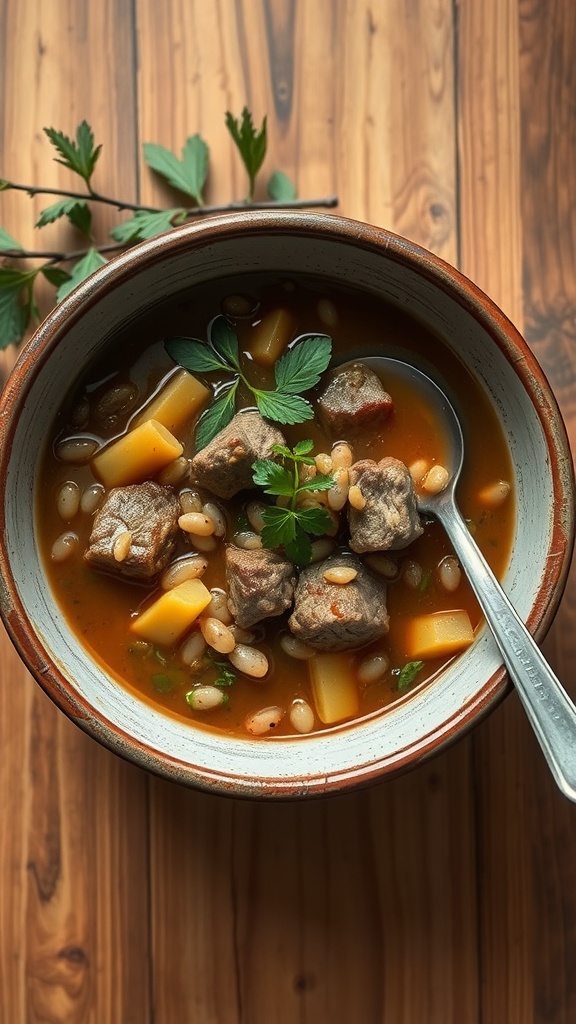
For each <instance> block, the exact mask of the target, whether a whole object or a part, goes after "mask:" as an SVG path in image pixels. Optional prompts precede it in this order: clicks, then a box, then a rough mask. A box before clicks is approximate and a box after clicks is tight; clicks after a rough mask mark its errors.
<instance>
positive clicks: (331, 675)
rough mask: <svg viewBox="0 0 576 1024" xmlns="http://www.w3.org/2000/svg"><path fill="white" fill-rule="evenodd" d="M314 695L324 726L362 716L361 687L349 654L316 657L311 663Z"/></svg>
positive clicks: (309, 663) (319, 655) (309, 666)
mask: <svg viewBox="0 0 576 1024" xmlns="http://www.w3.org/2000/svg"><path fill="white" fill-rule="evenodd" d="M307 664H308V668H309V671H310V682H311V684H312V695H313V697H314V703H315V705H316V711H317V713H318V718H319V719H320V720H321V721H322V722H324V725H332V724H333V723H334V722H342V721H343V720H344V719H345V718H354V716H355V715H357V714H358V686H357V683H356V677H355V675H354V670H353V663H352V659H351V658H350V656H349V655H346V654H316V655H315V656H314V657H313V658H311V659H310V661H308V663H307Z"/></svg>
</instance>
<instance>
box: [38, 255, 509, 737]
mask: <svg viewBox="0 0 576 1024" xmlns="http://www.w3.org/2000/svg"><path fill="white" fill-rule="evenodd" d="M374 354H382V355H388V356H392V357H397V358H403V359H405V360H407V361H410V360H412V361H415V362H416V363H418V364H419V365H421V366H422V367H423V368H424V369H427V370H428V372H429V373H431V374H432V375H434V374H437V375H439V376H440V378H441V379H442V381H443V382H445V383H446V384H447V386H448V387H449V388H450V389H451V392H452V393H453V394H454V395H455V396H465V401H463V402H461V403H460V406H461V412H462V415H463V420H464V422H463V426H464V432H465V441H466V465H465V469H464V473H463V476H462V480H461V483H460V485H459V501H460V505H461V508H462V511H463V513H464V515H465V516H466V518H467V520H468V523H469V528H470V530H471V531H473V532H474V535H475V537H476V540H477V541H478V543H479V545H480V547H481V549H482V551H483V552H484V554H485V556H486V558H487V559H488V561H489V562H490V564H491V566H492V568H493V569H494V571H495V572H496V574H497V575H499V576H502V574H503V572H504V570H505V568H506V564H507V561H508V557H509V552H510V548H511V540H512V531H513V517H514V494H513V487H512V483H513V481H512V472H511V464H510V458H509V453H508V450H507V447H506V444H505V441H504V438H503V435H502V432H501V430H500V427H499V424H498V422H497V419H496V417H495V415H494V413H493V411H492V409H491V407H490V405H489V402H488V401H487V399H486V398H485V396H484V395H483V393H482V391H481V390H480V388H479V387H478V385H477V384H476V383H475V381H474V379H473V378H472V377H471V376H470V375H469V374H468V372H467V371H466V370H465V368H464V367H463V366H462V365H461V363H460V361H459V360H458V358H457V356H455V355H454V353H452V352H451V351H450V350H449V349H447V348H446V347H445V346H444V345H443V343H442V342H441V340H440V339H439V338H437V337H435V336H433V335H432V334H430V333H429V332H428V331H427V330H426V329H425V328H423V327H422V326H421V325H420V324H419V323H418V322H417V321H415V320H414V319H413V318H411V317H410V316H409V315H408V314H407V313H406V312H404V311H401V310H399V309H397V308H395V307H394V306H389V305H387V304H384V303H383V302H381V301H379V300H377V299H375V298H374V299H373V298H370V297H367V296H365V295H357V294H355V293H354V292H353V291H352V290H351V291H350V292H347V291H346V290H343V289H342V288H341V287H336V286H335V287H329V286H327V285H326V284H325V283H322V284H320V283H317V282H314V281H313V280H308V279H304V278H302V279H299V278H298V277H294V278H293V279H291V280H282V281H278V280H276V281H275V280H273V278H272V276H271V275H268V276H267V277H266V276H263V277H260V278H258V279H256V278H244V277H241V276H239V277H238V278H236V279H233V280H232V279H231V280H225V281H221V282H217V283H212V284H211V285H209V286H208V285H207V286H206V287H205V288H202V289H198V288H196V289H194V292H193V294H191V295H189V296H188V295H185V294H183V295H181V296H179V297H178V299H177V300H172V302H171V303H170V304H169V305H166V306H165V307H155V308H154V309H153V310H151V311H149V312H148V313H147V314H146V316H144V317H142V318H141V319H140V320H139V321H138V322H136V323H134V324H133V325H132V326H131V327H130V329H129V330H128V331H126V332H125V333H124V334H122V335H121V336H118V337H115V338H114V339H112V341H111V342H110V344H109V345H108V346H107V348H106V353H105V357H103V358H102V359H101V360H100V361H99V362H98V364H97V365H94V366H92V368H91V370H90V372H89V374H88V375H87V376H86V377H85V379H83V380H81V381H80V382H79V383H78V385H77V387H76V389H75V391H74V393H73V394H72V395H70V396H69V398H68V400H67V401H66V402H65V403H64V404H63V407H62V409H61V412H60V414H59V417H58V421H57V423H56V424H55V426H54V431H53V435H52V436H51V437H50V439H49V443H48V444H47V447H46V452H45V457H44V459H43V467H42V474H41V479H40V480H39V485H38V498H37V516H36V519H37V532H38V543H39V547H40V550H41V551H42V553H43V557H44V560H45V564H46V567H47V572H48V575H49V578H50V581H51V585H52V588H53V591H54V594H55V598H56V600H57V602H58V604H59V605H60V607H61V608H62V610H63V612H64V614H65V616H66V618H67V620H68V622H69V623H70V626H71V628H72V629H73V630H74V631H75V632H76V634H77V636H78V638H79V642H81V643H82V644H84V645H85V646H86V647H87V648H88V649H89V650H90V652H91V653H92V655H93V656H94V657H95V658H96V659H97V660H98V661H100V662H101V663H102V664H103V665H104V666H105V667H106V669H107V670H108V671H109V672H111V673H112V674H113V675H114V676H115V677H117V678H118V680H119V682H120V683H121V684H122V685H125V686H128V687H132V688H134V689H136V690H137V691H138V692H139V694H140V695H141V697H142V698H143V699H145V700H148V701H153V702H155V703H156V704H158V705H160V706H161V707H162V708H163V709H164V710H165V711H166V712H167V713H170V714H174V715H178V716H181V717H183V718H186V719H189V720H190V721H191V722H192V721H193V722H194V723H196V724H198V725H202V726H204V727H207V728H213V729H219V730H224V731H225V732H228V733H232V734H235V735H240V736H246V737H250V736H257V737H270V736H288V735H295V734H305V733H310V732H314V731H317V730H322V729H329V728H334V727H340V726H341V725H345V724H346V723H349V722H350V721H352V720H354V719H357V718H360V717H363V716H366V715H374V714H379V713H382V712H383V710H384V709H385V708H386V707H387V706H389V705H390V704H391V703H392V702H394V701H396V700H400V699H405V697H406V695H407V694H409V693H410V691H411V690H412V689H413V688H414V687H415V686H421V685H433V681H432V680H433V677H434V676H435V675H436V674H437V673H438V671H439V670H440V669H442V667H443V666H444V665H446V663H447V662H448V661H449V660H450V659H451V658H453V657H455V656H457V655H458V654H459V653H460V652H462V651H463V650H465V648H466V647H467V646H468V645H469V644H470V643H471V642H472V640H473V636H474V630H475V629H476V627H477V626H478V624H479V622H480V619H481V616H480V612H479V609H478V607H477V604H476V601H475V599H474V597H473V594H472V592H471V589H470V587H469V585H468V582H467V580H466V579H465V577H464V576H463V574H462V573H461V570H460V566H459V564H458V561H457V559H456V557H455V556H454V553H453V552H452V551H451V549H450V545H449V542H448V541H447V539H446V537H445V535H444V534H443V531H442V529H441V528H440V527H439V526H438V524H436V523H434V522H431V521H426V520H425V519H422V517H421V516H420V515H419V513H418V508H417V495H418V492H419V490H423V491H438V490H441V489H442V488H443V487H444V486H445V485H446V479H447V472H446V468H445V464H446V460H447V447H446V439H445V438H444V437H443V435H442V432H441V426H440V424H438V423H437V422H435V418H434V409H432V408H430V407H429V406H428V405H427V404H426V402H425V401H424V400H423V398H422V396H421V395H420V393H419V392H417V391H415V390H411V388H410V386H409V385H408V384H407V383H406V382H405V381H404V380H402V379H400V378H396V377H395V376H394V374H393V373H391V374H390V375H389V376H388V375H387V376H386V379H381V378H380V377H379V376H378V375H377V374H376V373H375V372H374V371H373V369H372V368H371V367H370V366H369V365H368V362H369V360H368V357H369V356H370V355H374Z"/></svg>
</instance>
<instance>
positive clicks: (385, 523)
mask: <svg viewBox="0 0 576 1024" xmlns="http://www.w3.org/2000/svg"><path fill="white" fill-rule="evenodd" d="M349 474H350V484H351V485H352V484H356V486H357V487H359V488H360V490H361V492H362V494H363V496H364V498H365V499H366V505H365V506H364V508H363V509H362V511H359V510H358V509H355V508H352V506H350V508H349V511H348V520H349V523H350V547H351V548H352V550H353V551H358V552H364V551H397V550H398V549H400V548H405V547H406V546H407V545H408V544H411V543H412V541H413V540H416V538H417V537H419V536H420V534H421V533H422V532H423V530H422V523H421V522H420V516H419V515H418V509H417V507H416V496H415V493H414V484H413V481H412V477H411V476H410V473H409V471H408V468H407V467H406V466H405V465H404V463H403V462H399V461H398V459H392V458H385V459H381V461H380V462H373V460H372V459H364V460H363V461H361V462H355V463H354V465H353V466H351V467H350V470H349Z"/></svg>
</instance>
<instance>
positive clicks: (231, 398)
mask: <svg viewBox="0 0 576 1024" xmlns="http://www.w3.org/2000/svg"><path fill="white" fill-rule="evenodd" d="M165 347H166V351H167V352H168V355H169V356H171V358H172V359H173V360H174V362H176V363H179V364H180V366H183V367H184V368H185V369H186V370H189V371H190V373H211V372H212V371H214V370H216V371H220V372H221V371H225V372H226V373H230V374H232V375H233V379H232V381H231V382H230V383H229V384H228V385H227V386H225V387H224V388H223V390H222V392H221V393H220V394H219V396H218V397H217V398H216V401H215V402H213V403H212V405H211V406H210V408H209V409H207V410H206V412H205V413H203V415H202V416H201V417H200V419H199V421H198V426H197V428H196V448H197V449H198V450H200V449H201V448H205V447H206V445H207V444H208V443H209V442H210V441H211V440H212V438H213V437H215V436H216V434H218V433H219V431H220V430H222V429H223V428H224V427H225V426H227V425H228V423H230V420H231V419H232V417H233V416H234V413H235V410H236V390H237V388H238V384H239V382H240V381H242V383H243V384H244V385H245V386H246V387H247V388H248V390H249V391H251V392H252V394H253V395H254V400H255V402H256V406H257V408H258V411H259V413H260V415H261V416H264V417H265V418H266V419H269V420H275V421H276V422H277V423H304V422H305V420H310V419H312V416H313V411H312V407H311V405H310V403H309V402H308V401H306V399H305V398H302V397H301V393H302V392H303V391H308V389H309V388H313V387H314V386H315V385H316V384H317V383H318V381H319V380H320V376H321V374H322V373H323V372H324V370H325V369H326V367H327V366H328V363H329V362H330V356H331V354H332V341H331V339H330V338H329V337H328V336H327V335H324V334H322V335H318V336H315V337H310V338H304V339H303V340H302V341H298V342H297V343H296V344H295V345H293V346H292V348H289V349H288V351H287V352H285V353H284V355H283V356H281V358H280V359H279V360H278V362H277V363H276V365H275V367H274V376H275V380H276V387H275V389H274V391H263V390H262V389H261V388H255V387H253V385H252V384H251V383H250V381H249V380H247V379H246V377H245V376H244V373H243V372H242V369H241V365H240V351H239V345H238V338H237V336H236V332H235V331H234V330H233V328H232V327H231V326H230V324H229V323H228V321H227V320H226V317H224V316H217V317H216V318H215V319H214V320H213V321H212V323H211V324H210V326H209V328H208V342H207V343H206V342H203V341H199V340H198V339H197V338H168V339H167V340H166V341H165Z"/></svg>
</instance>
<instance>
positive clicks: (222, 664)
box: [212, 658, 236, 688]
mask: <svg viewBox="0 0 576 1024" xmlns="http://www.w3.org/2000/svg"><path fill="white" fill-rule="evenodd" d="M212 664H213V665H214V668H216V669H218V675H217V676H216V679H214V680H213V682H212V686H219V687H222V688H223V687H225V686H233V685H234V683H235V682H236V673H235V672H233V671H232V669H231V668H230V662H229V661H220V660H219V659H217V658H212Z"/></svg>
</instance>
